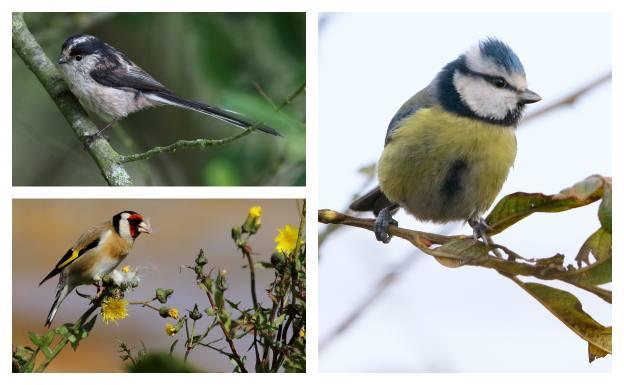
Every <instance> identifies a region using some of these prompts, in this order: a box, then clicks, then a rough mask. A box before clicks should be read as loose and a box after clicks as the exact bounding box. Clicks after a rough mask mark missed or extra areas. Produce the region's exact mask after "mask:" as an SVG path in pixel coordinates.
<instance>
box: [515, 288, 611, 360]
mask: <svg viewBox="0 0 624 385" xmlns="http://www.w3.org/2000/svg"><path fill="white" fill-rule="evenodd" d="M514 282H516V283H517V284H518V285H520V286H521V287H522V288H523V289H525V290H526V291H527V292H528V293H529V294H531V295H532V296H533V297H534V298H535V299H537V300H538V301H539V302H540V303H541V304H542V305H543V306H544V307H546V309H548V310H549V311H550V312H551V313H552V314H553V315H554V316H555V317H557V318H558V319H559V320H560V321H561V322H563V323H564V324H565V325H566V326H567V327H568V328H570V329H571V330H572V331H573V332H574V333H576V334H577V335H578V336H579V337H581V338H582V339H584V340H585V341H587V342H588V343H589V344H591V345H594V347H593V348H591V350H590V360H591V352H594V353H596V352H597V349H596V348H598V349H600V350H602V351H604V352H607V353H612V349H611V327H605V326H603V325H601V324H600V323H598V322H597V321H596V320H594V319H593V318H592V317H591V316H589V314H587V313H585V312H584V311H583V306H582V305H581V302H580V301H579V300H578V299H577V298H576V297H575V296H574V295H572V294H570V293H568V292H567V291H564V290H560V289H555V288H553V287H550V286H546V285H542V284H540V283H533V282H528V283H524V282H521V281H519V280H514Z"/></svg>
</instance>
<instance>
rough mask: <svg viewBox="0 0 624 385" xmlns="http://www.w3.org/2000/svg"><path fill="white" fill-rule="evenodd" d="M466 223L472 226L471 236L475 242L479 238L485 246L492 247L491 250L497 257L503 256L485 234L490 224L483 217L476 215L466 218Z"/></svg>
mask: <svg viewBox="0 0 624 385" xmlns="http://www.w3.org/2000/svg"><path fill="white" fill-rule="evenodd" d="M468 224H469V225H470V227H472V237H473V238H474V240H475V242H476V241H478V240H479V239H481V240H482V241H483V243H485V245H486V246H488V247H491V248H492V252H493V253H494V255H496V256H497V257H499V258H503V256H502V254H501V253H500V251H499V250H498V248H496V244H495V243H494V241H493V240H492V238H491V237H490V236H489V235H488V234H487V232H488V230H492V228H491V227H490V225H488V224H487V222H486V221H485V219H484V218H482V217H476V218H471V219H469V220H468Z"/></svg>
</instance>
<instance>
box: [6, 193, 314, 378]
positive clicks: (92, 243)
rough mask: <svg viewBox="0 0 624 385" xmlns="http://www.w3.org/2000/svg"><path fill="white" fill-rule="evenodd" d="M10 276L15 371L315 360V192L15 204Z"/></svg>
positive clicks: (301, 367) (258, 368) (177, 368)
mask: <svg viewBox="0 0 624 385" xmlns="http://www.w3.org/2000/svg"><path fill="white" fill-rule="evenodd" d="M33 240H36V241H33ZM12 281H13V298H12V300H13V312H12V314H13V320H12V322H13V337H12V340H13V341H12V343H13V347H14V349H13V371H14V372H20V373H26V372H44V371H45V372H61V373H76V372H79V373H104V372H186V373H190V372H305V369H306V237H305V200H296V199H283V200H276V199H273V200H271V199H253V200H247V199H236V200H235V199H15V200H13V271H12ZM37 285H39V286H37Z"/></svg>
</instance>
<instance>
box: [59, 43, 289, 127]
mask: <svg viewBox="0 0 624 385" xmlns="http://www.w3.org/2000/svg"><path fill="white" fill-rule="evenodd" d="M58 63H59V64H60V67H61V70H62V72H63V75H64V76H65V80H66V81H67V84H68V85H69V89H70V90H71V91H72V93H73V94H74V95H76V96H77V97H78V98H79V99H80V100H82V102H83V103H84V104H85V105H86V106H87V107H88V108H90V109H91V110H93V111H94V112H96V113H97V114H99V115H100V116H101V117H103V118H105V119H109V120H111V121H110V123H109V124H108V125H107V126H106V127H104V128H103V129H102V130H100V131H99V132H102V131H103V130H105V129H106V128H108V127H110V126H111V125H112V124H113V123H114V122H116V121H117V120H119V119H122V118H125V117H126V116H128V115H129V114H131V113H133V112H136V111H140V110H142V109H144V108H148V107H156V106H163V105H171V106H176V107H181V108H186V109H189V110H193V111H197V112H200V113H202V114H205V115H208V116H212V117H215V118H217V119H220V120H222V121H224V122H227V123H230V124H233V125H235V126H237V127H240V128H243V129H248V128H250V127H252V126H255V125H256V124H254V123H251V122H249V121H248V120H246V119H245V118H243V117H241V116H240V115H239V114H237V113H235V112H232V111H227V110H224V109H221V108H217V107H213V106H209V105H207V104H204V103H200V102H197V101H194V100H189V99H185V98H183V97H180V96H178V95H176V94H174V93H173V92H171V91H170V90H169V89H168V88H167V87H165V86H163V85H162V84H161V83H160V82H158V81H157V80H156V79H154V78H153V77H152V76H151V75H149V74H148V73H147V72H145V71H143V70H142V69H141V68H140V67H139V66H137V65H136V64H134V63H133V62H132V60H130V59H129V58H128V57H127V56H126V55H125V54H124V53H123V52H120V51H118V50H117V49H115V48H114V47H112V46H111V45H109V44H107V43H105V42H103V41H102V40H100V39H98V38H97V37H95V36H91V35H76V36H72V37H69V38H68V39H67V40H65V42H64V43H63V47H62V49H61V56H60V58H59V60H58ZM256 128H257V129H258V130H260V131H264V132H266V133H269V134H271V135H280V134H279V133H278V132H277V131H276V130H274V129H273V128H271V127H268V126H266V125H263V124H260V125H257V126H256Z"/></svg>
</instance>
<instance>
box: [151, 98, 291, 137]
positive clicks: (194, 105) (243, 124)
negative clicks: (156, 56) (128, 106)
mask: <svg viewBox="0 0 624 385" xmlns="http://www.w3.org/2000/svg"><path fill="white" fill-rule="evenodd" d="M144 96H145V97H146V98H148V99H150V100H152V101H154V102H157V103H162V104H168V105H172V106H176V107H181V108H186V109H189V110H193V111H197V112H199V113H202V114H205V115H208V116H212V117H214V118H217V119H219V120H222V121H224V122H227V123H230V124H233V125H235V126H237V127H240V128H244V129H247V128H249V127H252V126H254V124H255V123H250V122H249V121H247V120H246V119H245V118H243V117H241V116H240V115H238V114H237V113H235V112H232V111H227V110H223V109H221V108H217V107H213V106H209V105H207V104H203V103H200V102H196V101H194V100H188V99H184V98H183V97H181V96H178V95H174V94H171V93H164V92H149V93H145V94H144ZM256 129H257V130H260V131H262V132H266V133H267V134H271V135H275V136H281V135H280V133H279V132H277V131H276V130H275V129H273V128H271V127H269V126H266V125H264V124H261V125H259V126H257V127H256Z"/></svg>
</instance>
